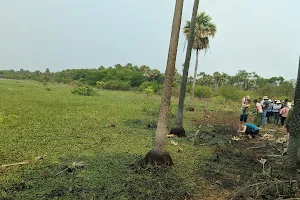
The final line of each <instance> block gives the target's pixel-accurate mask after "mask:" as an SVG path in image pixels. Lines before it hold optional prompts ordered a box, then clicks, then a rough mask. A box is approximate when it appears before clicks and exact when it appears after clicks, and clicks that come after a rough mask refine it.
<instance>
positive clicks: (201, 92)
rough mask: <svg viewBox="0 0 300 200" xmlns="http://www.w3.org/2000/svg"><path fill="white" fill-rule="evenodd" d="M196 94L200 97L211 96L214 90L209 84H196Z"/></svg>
mask: <svg viewBox="0 0 300 200" xmlns="http://www.w3.org/2000/svg"><path fill="white" fill-rule="evenodd" d="M195 96H196V97H199V98H211V97H212V96H213V91H212V89H211V88H210V87H207V86H196V87H195Z"/></svg>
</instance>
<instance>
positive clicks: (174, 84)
mask: <svg viewBox="0 0 300 200" xmlns="http://www.w3.org/2000/svg"><path fill="white" fill-rule="evenodd" d="M172 87H175V88H180V85H179V84H178V83H176V82H173V83H172Z"/></svg>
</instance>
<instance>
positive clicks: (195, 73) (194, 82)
mask: <svg viewBox="0 0 300 200" xmlns="http://www.w3.org/2000/svg"><path fill="white" fill-rule="evenodd" d="M198 56H199V49H197V50H196V63H195V71H194V80H193V86H192V93H191V99H190V107H193V101H194V96H195V86H196V80H197V68H198Z"/></svg>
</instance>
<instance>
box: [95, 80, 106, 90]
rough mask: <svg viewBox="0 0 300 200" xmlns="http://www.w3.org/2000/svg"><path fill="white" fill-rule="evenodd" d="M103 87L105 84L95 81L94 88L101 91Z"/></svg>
mask: <svg viewBox="0 0 300 200" xmlns="http://www.w3.org/2000/svg"><path fill="white" fill-rule="evenodd" d="M104 85H105V83H104V82H103V81H97V82H96V87H97V88H98V89H103V87H104Z"/></svg>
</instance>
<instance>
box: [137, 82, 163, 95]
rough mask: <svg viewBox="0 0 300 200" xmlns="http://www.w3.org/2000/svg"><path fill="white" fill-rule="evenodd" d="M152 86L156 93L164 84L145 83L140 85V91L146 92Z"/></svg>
mask: <svg viewBox="0 0 300 200" xmlns="http://www.w3.org/2000/svg"><path fill="white" fill-rule="evenodd" d="M149 86H152V87H153V90H154V92H155V93H157V92H158V91H159V90H161V89H162V88H163V86H162V84H160V83H158V82H148V81H146V82H144V83H142V84H141V85H140V87H139V91H144V90H145V89H146V88H147V87H149Z"/></svg>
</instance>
